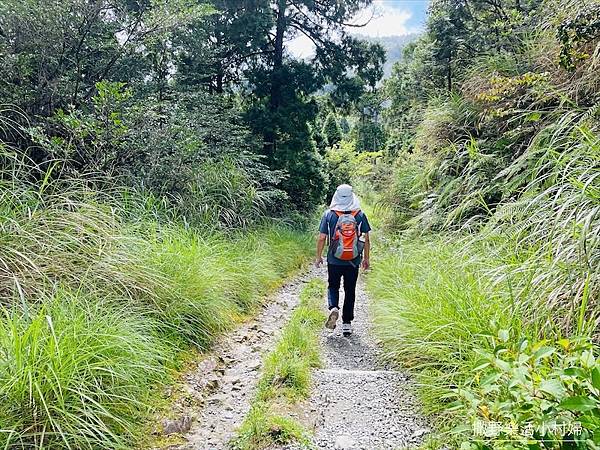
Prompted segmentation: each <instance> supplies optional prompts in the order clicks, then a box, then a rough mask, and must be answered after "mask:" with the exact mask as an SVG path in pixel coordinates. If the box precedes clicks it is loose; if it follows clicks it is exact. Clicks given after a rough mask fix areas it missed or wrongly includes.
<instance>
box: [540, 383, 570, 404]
mask: <svg viewBox="0 0 600 450" xmlns="http://www.w3.org/2000/svg"><path fill="white" fill-rule="evenodd" d="M540 391H543V392H546V393H548V394H550V395H552V396H553V397H554V398H556V399H557V400H560V399H561V398H563V397H564V396H565V393H566V389H565V387H564V386H563V385H562V383H561V382H560V381H559V380H556V379H553V380H544V381H542V382H541V383H540Z"/></svg>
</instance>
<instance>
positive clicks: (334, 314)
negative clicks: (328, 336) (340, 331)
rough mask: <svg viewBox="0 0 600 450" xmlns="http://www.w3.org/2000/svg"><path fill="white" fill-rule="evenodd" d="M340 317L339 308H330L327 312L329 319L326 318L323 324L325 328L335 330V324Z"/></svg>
mask: <svg viewBox="0 0 600 450" xmlns="http://www.w3.org/2000/svg"><path fill="white" fill-rule="evenodd" d="M339 316H340V308H331V309H330V310H329V317H327V322H325V327H326V328H329V329H330V330H333V329H335V323H336V322H337V320H338V317H339Z"/></svg>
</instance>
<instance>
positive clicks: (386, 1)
mask: <svg viewBox="0 0 600 450" xmlns="http://www.w3.org/2000/svg"><path fill="white" fill-rule="evenodd" d="M428 6H429V0H373V5H372V6H371V7H369V8H368V9H367V10H364V11H362V12H361V13H360V14H359V15H358V16H357V17H355V18H354V23H364V22H366V21H367V20H368V19H369V17H371V16H372V17H373V18H372V19H371V21H370V22H369V23H368V24H367V25H366V26H364V27H361V28H355V27H348V32H349V33H351V34H356V33H358V34H363V35H366V36H372V37H383V36H402V35H405V34H410V33H415V32H419V31H421V30H423V27H424V25H425V19H426V16H427V8H428ZM287 46H288V49H289V50H290V52H291V53H292V54H293V55H294V56H296V57H298V58H307V57H309V56H311V55H312V54H313V52H314V46H313V44H312V42H310V39H308V38H307V37H305V36H299V37H297V38H295V39H293V40H292V41H290V42H289V43H288V44H287Z"/></svg>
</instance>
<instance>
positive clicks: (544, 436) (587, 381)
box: [452, 330, 600, 449]
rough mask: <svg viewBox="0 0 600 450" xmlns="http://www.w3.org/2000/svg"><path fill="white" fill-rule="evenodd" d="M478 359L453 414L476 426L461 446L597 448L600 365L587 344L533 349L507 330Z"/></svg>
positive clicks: (579, 341)
mask: <svg viewBox="0 0 600 450" xmlns="http://www.w3.org/2000/svg"><path fill="white" fill-rule="evenodd" d="M476 353H477V354H478V356H479V357H480V359H479V360H478V361H477V362H476V363H475V368H474V369H473V371H472V372H471V376H470V377H469V380H468V381H467V383H466V384H465V385H464V386H462V387H461V388H460V389H457V390H456V396H457V397H458V400H457V401H456V404H455V406H454V407H453V408H452V410H454V411H456V412H458V413H459V414H460V415H461V417H463V418H464V420H465V421H468V422H471V423H468V422H467V423H465V425H471V424H472V428H471V430H469V433H467V434H471V436H470V438H469V440H468V442H469V443H464V444H463V447H461V448H465V449H470V448H472V449H516V448H523V449H527V448H547V449H550V448H582V449H583V448H597V445H598V444H600V363H599V362H598V361H597V355H596V356H594V347H593V346H592V344H591V343H590V341H589V340H588V339H564V338H563V339H560V340H558V341H556V342H548V341H538V342H533V343H531V342H529V341H528V340H527V339H516V336H511V334H510V333H509V331H508V330H500V331H499V332H498V334H497V335H496V336H488V337H487V342H486V346H485V347H484V348H478V349H476ZM498 424H499V425H498ZM494 427H495V428H494ZM465 428H466V427H465ZM532 446H533V447H532Z"/></svg>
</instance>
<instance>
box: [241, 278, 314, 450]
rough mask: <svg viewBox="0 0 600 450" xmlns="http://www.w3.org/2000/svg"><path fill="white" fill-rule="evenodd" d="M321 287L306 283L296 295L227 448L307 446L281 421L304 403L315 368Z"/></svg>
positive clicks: (303, 435) (303, 434)
mask: <svg viewBox="0 0 600 450" xmlns="http://www.w3.org/2000/svg"><path fill="white" fill-rule="evenodd" d="M324 294H325V283H324V282H323V281H322V280H317V279H314V280H312V281H310V282H309V283H308V284H307V285H306V286H305V287H304V288H303V289H302V292H301V293H300V303H299V305H298V307H297V308H296V309H295V310H294V312H293V313H292V315H291V317H290V321H289V322H288V323H287V324H286V325H285V327H284V328H283V330H282V333H281V336H280V337H279V340H278V342H277V344H276V346H275V348H274V349H273V351H272V352H270V353H269V354H268V355H267V356H266V357H265V359H264V363H263V369H262V373H261V378H260V381H259V384H258V390H257V393H256V398H255V400H254V402H253V404H252V406H251V409H250V411H249V413H248V415H247V417H246V419H245V420H244V423H243V424H242V426H241V427H240V429H239V431H238V436H237V438H236V439H235V440H234V442H233V443H232V446H233V448H236V449H240V450H252V449H261V448H268V447H269V446H271V445H274V444H287V443H290V442H299V443H301V444H304V445H309V440H308V435H307V433H308V431H307V430H305V429H304V428H303V427H302V425H301V424H299V423H297V422H296V421H294V420H293V419H292V418H290V417H287V416H286V410H290V409H292V410H293V408H294V403H296V402H299V401H301V400H304V399H306V398H307V397H308V395H309V393H310V391H309V388H310V375H311V370H312V369H313V368H315V367H318V366H319V365H320V355H319V340H318V336H319V330H320V329H321V327H322V326H323V322H324V320H325V315H324V313H323V310H322V302H323V297H324Z"/></svg>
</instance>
